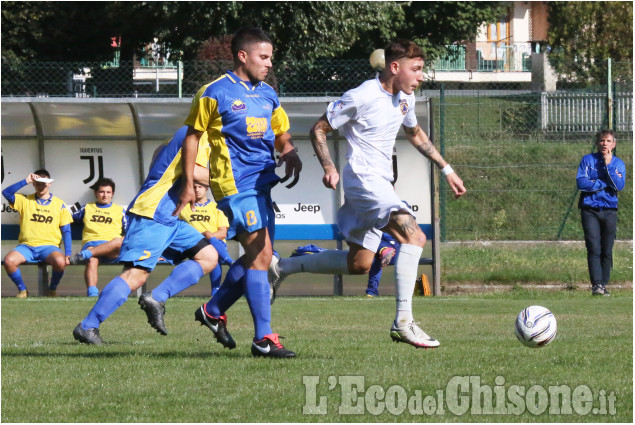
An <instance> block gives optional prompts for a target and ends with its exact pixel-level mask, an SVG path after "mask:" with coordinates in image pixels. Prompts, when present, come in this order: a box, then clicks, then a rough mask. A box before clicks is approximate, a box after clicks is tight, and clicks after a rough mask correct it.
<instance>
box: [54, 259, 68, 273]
mask: <svg viewBox="0 0 635 425" xmlns="http://www.w3.org/2000/svg"><path fill="white" fill-rule="evenodd" d="M51 266H52V267H53V270H55V271H56V272H63V271H64V269H65V268H66V258H65V257H56V258H54V259H53V261H52V262H51Z"/></svg>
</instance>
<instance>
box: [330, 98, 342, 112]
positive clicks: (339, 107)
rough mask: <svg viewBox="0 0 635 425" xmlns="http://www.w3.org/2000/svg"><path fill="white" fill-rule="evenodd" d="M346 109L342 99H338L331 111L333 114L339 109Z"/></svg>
mask: <svg viewBox="0 0 635 425" xmlns="http://www.w3.org/2000/svg"><path fill="white" fill-rule="evenodd" d="M338 109H339V110H341V109H344V103H343V102H342V101H341V100H337V101H335V102H334V103H333V106H331V110H330V111H329V112H330V113H331V116H333V115H335V114H337V111H338Z"/></svg>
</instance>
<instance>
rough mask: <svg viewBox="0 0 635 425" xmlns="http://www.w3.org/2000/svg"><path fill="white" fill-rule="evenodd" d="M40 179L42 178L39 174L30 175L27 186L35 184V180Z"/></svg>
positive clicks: (27, 178)
mask: <svg viewBox="0 0 635 425" xmlns="http://www.w3.org/2000/svg"><path fill="white" fill-rule="evenodd" d="M38 177H40V176H38V175H37V174H33V173H31V174H29V175H28V176H26V183H27V184H31V183H33V182H34V181H35V179H37V178H38Z"/></svg>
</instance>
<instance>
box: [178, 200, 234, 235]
mask: <svg viewBox="0 0 635 425" xmlns="http://www.w3.org/2000/svg"><path fill="white" fill-rule="evenodd" d="M179 218H180V219H181V220H183V221H186V222H188V223H190V224H191V225H192V226H193V227H194V228H195V229H196V230H198V231H199V232H201V233H203V232H205V231H207V232H212V233H214V232H216V231H217V230H218V228H219V227H229V221H228V220H227V217H225V214H223V212H222V211H221V210H219V209H218V208H217V207H216V202H213V201H211V200H207V202H205V203H204V204H196V211H192V208H190V206H189V205H186V206H185V208H183V210H182V211H181V215H180V216H179Z"/></svg>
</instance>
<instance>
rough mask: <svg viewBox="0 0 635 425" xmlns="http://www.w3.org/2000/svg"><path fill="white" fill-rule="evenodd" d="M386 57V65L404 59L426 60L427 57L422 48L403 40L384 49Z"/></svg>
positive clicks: (393, 42) (395, 41)
mask: <svg viewBox="0 0 635 425" xmlns="http://www.w3.org/2000/svg"><path fill="white" fill-rule="evenodd" d="M384 57H385V58H386V65H388V64H390V63H392V62H394V61H398V60H399V59H402V58H408V59H414V58H421V59H425V55H424V54H423V50H421V47H419V46H418V45H417V44H416V43H413V42H412V41H409V40H402V39H398V40H394V41H391V42H390V43H388V45H387V46H386V47H385V48H384Z"/></svg>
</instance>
